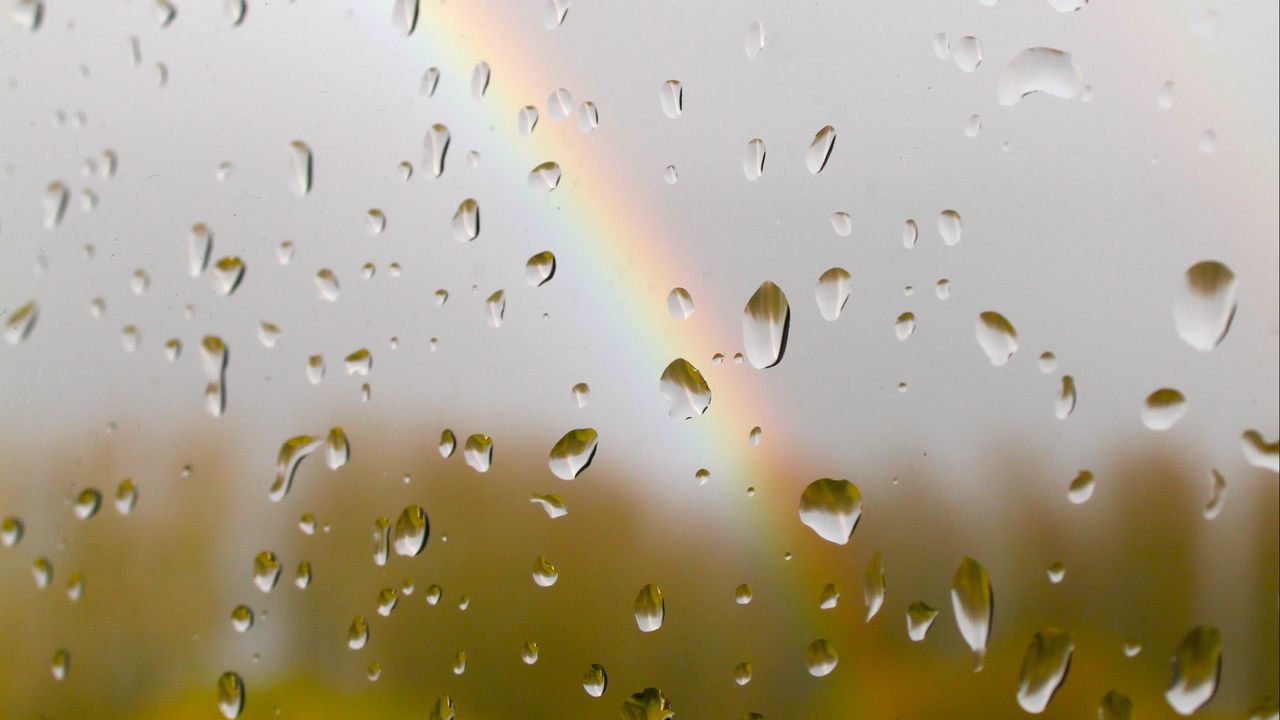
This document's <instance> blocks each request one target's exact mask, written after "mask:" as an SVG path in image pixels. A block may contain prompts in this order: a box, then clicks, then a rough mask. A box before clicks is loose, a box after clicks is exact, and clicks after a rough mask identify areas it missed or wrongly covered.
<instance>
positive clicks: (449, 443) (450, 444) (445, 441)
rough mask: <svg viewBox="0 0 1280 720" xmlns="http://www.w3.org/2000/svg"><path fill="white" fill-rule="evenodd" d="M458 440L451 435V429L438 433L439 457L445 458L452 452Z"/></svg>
mask: <svg viewBox="0 0 1280 720" xmlns="http://www.w3.org/2000/svg"><path fill="white" fill-rule="evenodd" d="M457 444H458V441H457V439H456V438H455V437H454V435H453V431H452V430H447V429H446V430H444V431H443V432H441V433H440V444H439V445H438V447H437V449H438V450H439V451H440V457H442V458H447V457H449V456H450V455H452V454H453V449H454V448H455V447H456V446H457Z"/></svg>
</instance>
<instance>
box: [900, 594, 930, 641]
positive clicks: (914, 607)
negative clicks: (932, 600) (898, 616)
mask: <svg viewBox="0 0 1280 720" xmlns="http://www.w3.org/2000/svg"><path fill="white" fill-rule="evenodd" d="M937 619H938V611H937V610H934V609H933V608H931V607H929V606H928V605H927V604H925V603H923V602H921V601H919V600H917V601H915V602H913V603H911V604H910V605H908V606H907V637H909V638H911V641H912V642H921V641H923V640H924V638H925V636H926V635H928V634H929V628H931V627H933V621H934V620H937Z"/></svg>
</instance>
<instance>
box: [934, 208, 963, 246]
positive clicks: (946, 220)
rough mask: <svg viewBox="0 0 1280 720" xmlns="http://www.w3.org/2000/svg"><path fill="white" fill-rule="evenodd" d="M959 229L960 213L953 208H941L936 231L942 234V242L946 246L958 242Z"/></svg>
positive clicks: (960, 227)
mask: <svg viewBox="0 0 1280 720" xmlns="http://www.w3.org/2000/svg"><path fill="white" fill-rule="evenodd" d="M961 229H962V226H961V223H960V213H958V212H956V211H955V210H943V211H942V212H940V213H938V233H939V234H941V235H942V242H943V244H945V245H946V246H947V247H952V246H955V245H958V244H959V243H960V233H961Z"/></svg>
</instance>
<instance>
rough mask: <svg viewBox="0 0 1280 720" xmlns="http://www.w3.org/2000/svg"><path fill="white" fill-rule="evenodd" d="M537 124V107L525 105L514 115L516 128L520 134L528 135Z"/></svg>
mask: <svg viewBox="0 0 1280 720" xmlns="http://www.w3.org/2000/svg"><path fill="white" fill-rule="evenodd" d="M537 126H538V108H536V107H534V106H532V105H525V106H524V107H522V108H520V112H519V113H518V114H517V116H516V128H517V129H518V130H519V131H520V134H521V135H528V134H529V133H531V132H533V129H534V128H536V127H537Z"/></svg>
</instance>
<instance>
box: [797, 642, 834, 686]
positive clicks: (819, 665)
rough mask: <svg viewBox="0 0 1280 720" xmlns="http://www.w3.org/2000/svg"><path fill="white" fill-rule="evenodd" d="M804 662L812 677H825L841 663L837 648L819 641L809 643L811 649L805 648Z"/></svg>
mask: <svg viewBox="0 0 1280 720" xmlns="http://www.w3.org/2000/svg"><path fill="white" fill-rule="evenodd" d="M804 661H805V665H806V667H808V669H809V674H810V675H812V676H814V677H825V676H827V675H830V674H831V671H832V670H835V669H836V663H838V662H840V656H839V655H838V654H837V653H836V650H835V648H833V647H831V643H829V642H827V641H826V640H823V639H819V640H814V641H813V642H811V643H809V647H807V648H805V651H804Z"/></svg>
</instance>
